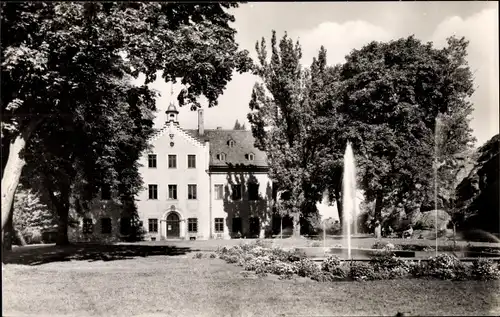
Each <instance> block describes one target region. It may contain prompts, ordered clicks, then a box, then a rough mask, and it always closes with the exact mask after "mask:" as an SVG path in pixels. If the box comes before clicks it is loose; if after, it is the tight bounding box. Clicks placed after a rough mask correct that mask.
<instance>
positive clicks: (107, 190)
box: [101, 184, 111, 200]
mask: <svg viewBox="0 0 500 317" xmlns="http://www.w3.org/2000/svg"><path fill="white" fill-rule="evenodd" d="M101 199H102V200H109V199H111V186H110V185H109V184H104V185H102V186H101Z"/></svg>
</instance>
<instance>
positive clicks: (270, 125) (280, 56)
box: [249, 33, 474, 220]
mask: <svg viewBox="0 0 500 317" xmlns="http://www.w3.org/2000/svg"><path fill="white" fill-rule="evenodd" d="M271 42H272V43H271V44H272V47H271V58H270V61H268V60H267V49H266V47H265V41H264V40H262V41H261V42H260V44H259V43H258V44H257V46H256V49H257V52H258V56H259V65H258V66H256V68H255V72H256V74H258V75H259V76H260V78H261V80H262V83H257V84H256V85H255V86H254V90H253V94H252V99H251V101H250V109H251V113H250V114H249V121H250V122H251V124H252V131H253V134H254V136H255V137H256V139H257V141H256V145H257V146H258V147H260V148H261V149H263V150H265V151H266V152H267V154H268V157H269V163H270V165H271V173H270V174H271V177H272V178H273V180H275V181H277V183H278V184H279V185H280V186H283V188H286V189H290V190H288V196H289V197H287V198H288V199H287V202H288V204H289V206H287V208H288V209H289V211H290V212H291V213H301V212H304V211H305V210H306V209H307V208H305V206H304V204H305V202H308V204H309V205H311V204H312V203H315V202H316V201H319V199H321V194H322V193H323V192H324V190H328V192H329V194H330V198H331V200H337V202H338V204H337V205H338V207H339V216H340V217H341V219H342V209H341V205H342V202H341V195H340V191H341V184H342V171H343V166H342V158H343V155H344V151H345V147H346V143H347V142H348V141H350V142H351V143H352V144H353V148H354V152H355V155H356V160H357V165H358V184H359V187H360V188H361V189H362V190H363V192H364V194H365V199H366V202H367V203H369V202H373V206H374V209H375V210H374V211H375V217H374V219H377V220H381V217H382V210H386V211H388V210H394V208H392V207H393V206H401V207H402V208H403V209H405V210H406V211H407V212H409V213H411V212H412V211H413V210H415V209H420V208H432V207H430V206H433V204H432V202H433V188H434V187H433V179H434V177H433V168H432V167H433V166H434V159H435V158H436V155H438V157H437V158H438V165H439V173H440V175H442V178H445V177H444V175H446V174H447V173H448V174H450V175H451V174H453V173H455V172H456V168H457V164H455V163H456V162H455V163H453V160H450V158H451V157H458V156H460V154H461V153H463V152H464V151H467V150H468V149H470V147H471V146H472V144H473V141H474V139H473V137H472V135H471V129H470V127H469V121H470V114H471V111H472V105H471V103H470V101H469V97H470V96H471V95H472V93H473V91H474V90H473V79H472V73H471V71H470V69H469V67H468V65H467V62H466V60H465V57H466V55H467V45H468V42H467V41H466V40H465V39H464V38H461V39H457V38H453V37H452V38H450V39H448V45H447V46H446V47H445V48H443V49H436V48H435V47H433V45H432V43H422V42H421V41H419V40H418V39H416V38H415V37H413V36H410V37H408V38H401V39H398V40H394V41H390V42H386V43H381V42H372V43H369V44H367V45H365V46H363V47H362V48H360V49H355V50H353V51H352V52H351V53H350V54H349V55H347V56H346V62H345V63H343V64H342V65H335V66H330V65H327V62H326V51H325V50H324V48H320V50H319V54H318V58H317V59H316V58H315V59H314V60H313V63H312V64H311V67H310V68H309V69H304V68H302V67H301V64H300V57H301V51H300V45H299V44H298V43H296V44H295V45H293V43H292V41H291V40H290V39H288V38H287V37H286V35H285V37H284V38H283V39H282V40H281V42H280V43H279V49H278V46H277V43H276V37H275V33H273V37H272V40H271ZM438 114H439V115H440V117H441V121H440V122H441V123H442V124H441V131H440V133H441V134H440V135H441V136H442V140H446V141H444V143H441V145H439V151H438V153H436V152H435V145H436V144H435V142H436V138H435V127H436V118H437V117H438ZM448 179H449V177H448ZM441 185H442V186H443V187H444V186H445V185H446V186H447V187H446V190H447V191H448V192H450V191H453V188H454V187H453V185H452V184H446V182H443V183H442V184H441ZM442 200H444V199H442Z"/></svg>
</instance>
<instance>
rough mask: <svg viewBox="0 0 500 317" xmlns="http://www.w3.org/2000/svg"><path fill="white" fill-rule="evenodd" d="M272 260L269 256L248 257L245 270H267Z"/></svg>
mask: <svg viewBox="0 0 500 317" xmlns="http://www.w3.org/2000/svg"><path fill="white" fill-rule="evenodd" d="M271 263H272V261H271V260H270V258H269V257H267V256H262V257H256V258H251V259H247V260H246V261H245V263H244V265H243V266H244V269H245V271H255V272H257V271H266V272H267V267H268V266H270V265H271Z"/></svg>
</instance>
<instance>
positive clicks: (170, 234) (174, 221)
mask: <svg viewBox="0 0 500 317" xmlns="http://www.w3.org/2000/svg"><path fill="white" fill-rule="evenodd" d="M180 222H181V221H180V219H179V215H177V213H175V212H171V213H169V214H168V216H167V239H176V238H179V237H180V233H181V230H180Z"/></svg>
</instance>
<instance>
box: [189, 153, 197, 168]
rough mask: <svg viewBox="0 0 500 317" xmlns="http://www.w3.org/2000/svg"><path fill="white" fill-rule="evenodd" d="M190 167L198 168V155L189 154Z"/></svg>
mask: <svg viewBox="0 0 500 317" xmlns="http://www.w3.org/2000/svg"><path fill="white" fill-rule="evenodd" d="M188 168H196V155H192V154H190V155H188Z"/></svg>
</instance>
